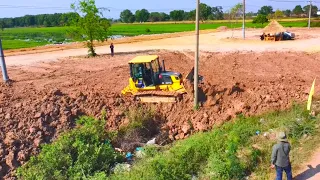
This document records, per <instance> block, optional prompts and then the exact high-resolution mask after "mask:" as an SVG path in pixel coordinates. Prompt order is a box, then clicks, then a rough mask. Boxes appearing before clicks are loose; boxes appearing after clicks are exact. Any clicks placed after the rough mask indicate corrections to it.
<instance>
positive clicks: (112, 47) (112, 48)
mask: <svg viewBox="0 0 320 180" xmlns="http://www.w3.org/2000/svg"><path fill="white" fill-rule="evenodd" d="M110 50H111V56H112V57H113V56H114V46H113V43H111V45H110Z"/></svg>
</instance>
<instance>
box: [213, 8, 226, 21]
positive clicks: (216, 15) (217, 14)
mask: <svg viewBox="0 0 320 180" xmlns="http://www.w3.org/2000/svg"><path fill="white" fill-rule="evenodd" d="M211 15H212V17H213V18H212V19H213V20H222V19H223V10H222V7H221V6H216V7H212V8H211Z"/></svg>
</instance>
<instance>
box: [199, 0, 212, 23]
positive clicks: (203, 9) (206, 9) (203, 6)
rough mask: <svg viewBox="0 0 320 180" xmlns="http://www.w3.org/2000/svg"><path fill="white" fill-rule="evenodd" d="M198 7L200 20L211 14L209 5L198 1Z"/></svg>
mask: <svg viewBox="0 0 320 180" xmlns="http://www.w3.org/2000/svg"><path fill="white" fill-rule="evenodd" d="M199 8H200V9H199V15H200V19H201V21H205V20H207V19H208V17H209V16H210V14H211V7H210V6H208V5H206V4H204V3H200V5H199Z"/></svg>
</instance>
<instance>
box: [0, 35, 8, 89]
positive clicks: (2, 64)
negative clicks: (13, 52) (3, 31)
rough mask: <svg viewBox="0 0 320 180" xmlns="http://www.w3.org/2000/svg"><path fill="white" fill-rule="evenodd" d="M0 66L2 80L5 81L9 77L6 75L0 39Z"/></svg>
mask: <svg viewBox="0 0 320 180" xmlns="http://www.w3.org/2000/svg"><path fill="white" fill-rule="evenodd" d="M0 66H1V71H2V76H3V81H4V82H5V83H7V82H8V81H9V77H8V73H7V67H6V62H5V60H4V54H3V49H2V41H1V39H0Z"/></svg>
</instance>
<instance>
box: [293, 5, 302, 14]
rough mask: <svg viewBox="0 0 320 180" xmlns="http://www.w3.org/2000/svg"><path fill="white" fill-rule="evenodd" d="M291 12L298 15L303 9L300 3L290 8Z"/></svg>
mask: <svg viewBox="0 0 320 180" xmlns="http://www.w3.org/2000/svg"><path fill="white" fill-rule="evenodd" d="M292 12H293V14H295V15H297V16H300V15H301V14H302V13H303V9H302V7H301V5H297V6H296V7H295V8H294V9H293V10H292Z"/></svg>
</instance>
